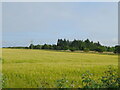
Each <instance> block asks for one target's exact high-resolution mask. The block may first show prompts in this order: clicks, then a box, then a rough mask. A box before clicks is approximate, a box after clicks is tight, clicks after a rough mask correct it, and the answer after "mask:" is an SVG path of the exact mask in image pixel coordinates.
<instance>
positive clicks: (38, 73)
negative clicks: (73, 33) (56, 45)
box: [2, 49, 118, 88]
mask: <svg viewBox="0 0 120 90" xmlns="http://www.w3.org/2000/svg"><path fill="white" fill-rule="evenodd" d="M2 59H3V64H2V72H3V80H4V82H3V87H4V88H40V87H43V88H45V87H46V88H48V87H49V88H54V87H57V81H58V80H61V79H63V78H65V79H67V80H68V83H69V82H74V85H73V87H83V86H82V82H81V76H82V74H83V73H85V72H86V71H88V70H89V71H90V72H91V73H94V76H95V79H96V80H97V78H98V77H99V76H101V75H102V74H103V72H104V71H105V70H106V69H107V67H108V66H109V65H112V66H113V67H115V68H116V69H117V65H118V56H117V55H105V54H104V55H103V54H95V53H79V52H60V51H49V50H30V49H3V55H2Z"/></svg>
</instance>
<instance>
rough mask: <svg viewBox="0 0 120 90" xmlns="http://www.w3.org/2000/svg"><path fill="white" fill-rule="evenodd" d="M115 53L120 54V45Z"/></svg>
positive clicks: (116, 47)
mask: <svg viewBox="0 0 120 90" xmlns="http://www.w3.org/2000/svg"><path fill="white" fill-rule="evenodd" d="M114 53H117V54H120V45H117V46H115V50H114Z"/></svg>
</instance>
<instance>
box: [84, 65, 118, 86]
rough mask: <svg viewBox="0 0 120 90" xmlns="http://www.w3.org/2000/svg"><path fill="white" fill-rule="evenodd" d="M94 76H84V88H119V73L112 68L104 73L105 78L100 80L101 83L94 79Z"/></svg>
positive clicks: (86, 74)
mask: <svg viewBox="0 0 120 90" xmlns="http://www.w3.org/2000/svg"><path fill="white" fill-rule="evenodd" d="M92 75H93V74H91V73H90V72H86V73H85V74H83V77H82V83H83V88H119V87H120V86H119V83H120V78H119V77H118V72H117V71H116V70H115V69H114V68H113V67H111V66H109V68H108V70H106V71H105V72H104V76H102V77H101V78H99V79H98V81H99V82H96V80H94V79H93V76H92Z"/></svg>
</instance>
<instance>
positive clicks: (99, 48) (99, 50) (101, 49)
mask: <svg viewBox="0 0 120 90" xmlns="http://www.w3.org/2000/svg"><path fill="white" fill-rule="evenodd" d="M95 51H97V52H100V53H102V52H103V48H101V47H98V48H96V49H95Z"/></svg>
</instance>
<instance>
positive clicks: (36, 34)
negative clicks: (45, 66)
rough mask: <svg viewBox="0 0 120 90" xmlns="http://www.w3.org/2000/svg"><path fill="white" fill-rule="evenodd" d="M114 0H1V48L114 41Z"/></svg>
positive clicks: (104, 43)
mask: <svg viewBox="0 0 120 90" xmlns="http://www.w3.org/2000/svg"><path fill="white" fill-rule="evenodd" d="M117 5H118V3H117V2H4V3H3V4H2V24H3V25H2V28H3V31H2V39H3V42H2V44H3V47H7V46H29V44H30V43H31V41H32V42H33V44H45V43H47V44H56V42H57V40H58V38H61V39H64V38H65V39H69V40H74V39H79V40H85V39H87V38H88V39H90V40H92V41H94V42H97V41H99V42H100V43H101V44H102V45H106V46H115V45H117V43H118V6H117Z"/></svg>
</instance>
